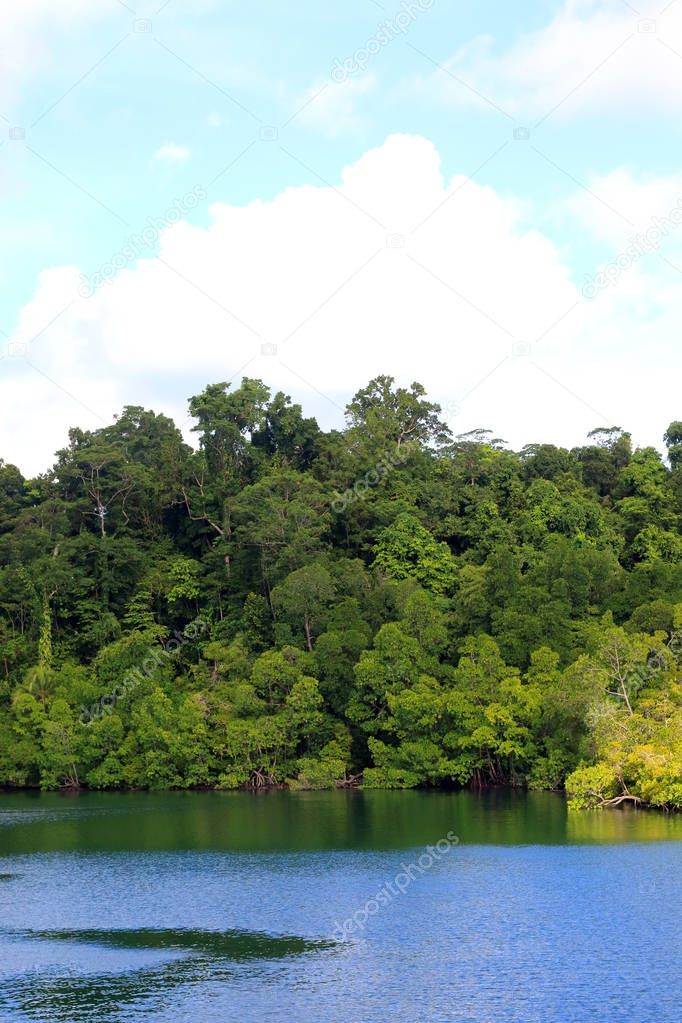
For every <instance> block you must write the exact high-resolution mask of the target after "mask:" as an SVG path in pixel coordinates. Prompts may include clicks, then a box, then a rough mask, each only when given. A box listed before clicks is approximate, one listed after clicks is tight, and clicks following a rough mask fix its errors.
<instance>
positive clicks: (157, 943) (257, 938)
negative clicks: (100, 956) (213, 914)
mask: <svg viewBox="0 0 682 1023" xmlns="http://www.w3.org/2000/svg"><path fill="white" fill-rule="evenodd" d="M26 936H28V937H33V938H36V939H43V940H45V941H77V942H83V943H84V944H86V945H105V946H107V947H109V948H129V949H165V950H172V951H181V952H195V953H200V954H201V955H204V956H207V957H209V958H211V959H238V960H240V959H274V958H276V957H278V956H289V955H300V954H301V953H303V952H310V951H313V950H317V949H321V948H330V947H331V943H330V942H325V941H309V940H307V939H305V938H297V937H294V936H291V935H284V936H282V937H280V936H278V935H272V934H258V933H253V932H251V931H199V930H184V929H180V930H172V929H162V928H155V927H151V928H146V929H142V930H125V931H123V930H122V931H118V930H117V931H98V930H78V931H62V930H60V931H30V932H27V934H26Z"/></svg>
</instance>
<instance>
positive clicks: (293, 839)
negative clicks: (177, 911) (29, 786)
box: [0, 791, 682, 854]
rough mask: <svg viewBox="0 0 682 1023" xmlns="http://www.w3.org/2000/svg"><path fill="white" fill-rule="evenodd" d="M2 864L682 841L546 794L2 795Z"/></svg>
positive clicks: (646, 817) (652, 821)
mask: <svg viewBox="0 0 682 1023" xmlns="http://www.w3.org/2000/svg"><path fill="white" fill-rule="evenodd" d="M0 824H2V825H3V826H1V827H0V853H7V854H22V853H35V852H67V851H74V852H76V851H77V852H79V853H82V852H84V851H90V852H114V851H117V850H120V851H125V852H130V851H133V850H140V851H161V850H166V851H169V850H179V849H210V850H215V849H223V850H235V851H237V850H238V851H246V850H255V851H259V852H263V851H266V850H272V851H303V850H322V849H325V850H327V849H375V850H378V849H407V848H411V847H414V846H418V845H426V844H428V843H429V842H433V841H437V840H438V839H439V838H441V837H443V836H444V835H445V834H446V833H447V831H448V830H453V831H454V832H455V833H456V834H457V836H458V837H459V840H460V842H461V843H466V844H467V845H565V844H571V843H579V844H592V843H603V842H627V841H639V842H643V841H664V840H669V839H682V815H680V814H663V813H655V812H650V813H647V812H642V811H627V810H619V811H610V812H603V811H602V812H598V813H569V812H568V811H567V809H566V802H565V800H564V799H563V797H562V796H560V795H558V794H556V793H549V792H529V793H519V792H509V791H492V792H482V793H474V792H429V793H422V792H351V793H339V792H309V793H291V792H279V791H278V792H270V793H267V794H264V795H260V796H255V795H250V794H247V793H239V792H237V793H234V792H204V793H192V792H190V793H188V792H169V793H132V794H131V793H94V792H93V793H83V794H80V795H77V796H63V795H60V794H55V793H47V794H43V795H36V794H27V793H17V794H12V795H2V794H0Z"/></svg>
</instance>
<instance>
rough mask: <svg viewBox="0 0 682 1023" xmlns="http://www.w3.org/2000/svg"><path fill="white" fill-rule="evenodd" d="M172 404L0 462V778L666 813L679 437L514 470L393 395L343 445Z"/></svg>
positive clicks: (379, 400)
mask: <svg viewBox="0 0 682 1023" xmlns="http://www.w3.org/2000/svg"><path fill="white" fill-rule="evenodd" d="M189 411H190V413H191V416H192V417H193V421H194V424H195V425H194V427H193V429H194V430H195V432H196V435H197V440H198V443H197V445H196V447H192V446H190V445H188V444H187V443H185V441H184V440H183V437H182V435H181V433H180V431H179V430H178V428H177V427H176V426H175V425H174V423H173V422H172V421H171V420H170V419H169V418H167V417H166V416H163V415H156V414H154V413H153V412H150V411H146V410H144V409H143V408H140V407H130V406H128V407H126V408H125V409H124V410H123V412H122V413H121V415H120V416H118V417H117V418H116V419H115V422H114V423H113V424H112V425H111V426H106V427H104V428H102V429H99V430H96V431H94V432H86V431H83V430H79V429H74V430H72V431H71V432H70V434H69V443H68V446H67V447H66V448H64V449H63V450H60V451H58V452H57V455H56V462H55V464H54V467H53V468H52V469H51V470H50V471H49V472H47V473H46V474H44V475H41V476H39V477H38V478H36V479H24V477H23V476H22V474H21V472H20V471H19V469H18V468H16V467H15V466H13V465H10V464H6V463H4V462H2V461H0V785H2V786H6V787H42V788H59V787H73V788H77V787H89V788H95V789H103V788H189V787H217V788H222V789H233V788H250V787H263V786H271V785H288V786H290V787H292V788H327V787H328V788H332V787H334V786H351V785H356V784H362V785H364V786H366V787H392V788H406V787H415V786H466V785H468V786H476V787H481V786H489V785H515V786H527V787H533V788H548V789H551V788H564V787H565V789H566V791H567V792H568V795H569V798H570V800H571V805H573V806H575V807H590V806H603V805H614V804H617V803H620V802H624V801H631V802H633V803H642V804H646V805H652V806H660V807H665V808H668V809H672V808H679V807H682V688H681V685H680V681H681V679H682V532H681V530H680V525H681V524H682V423H672V424H671V425H670V426H669V427H668V429H667V431H666V433H665V436H664V441H665V444H666V446H667V452H668V456H667V459H665V460H664V459H663V458H662V457H661V454H660V453H659V452H658V451H657V450H656V449H654V448H642V449H637V450H633V447H632V443H631V438H630V436H629V434H628V433H626V432H624V430H622V429H616V428H614V429H596V430H594V431H592V433H591V434H590V435H589V437H588V438H587V439H586V441H587V442H586V444H585V446H583V447H578V448H574V449H573V450H570V451H569V450H565V449H562V448H559V447H555V446H554V445H552V444H531V445H528V446H527V447H525V448H524V449H523V450H522V451H520V452H514V451H511V450H509V449H508V447H507V446H506V444H505V442H504V441H503V440H501V439H497V438H494V437H493V436H492V435H491V433H490V431H489V430H484V429H480V430H475V431H472V432H470V433H468V434H464V435H460V436H457V437H453V436H452V434H451V432H450V430H449V429H448V427H447V425H446V424H445V423H444V422H443V420H442V416H441V410H440V408H439V407H438V406H437V405H435V404H433V403H431V402H429V401H428V400H427V397H426V395H425V392H424V389H423V388H422V387H421V386H420V385H419V384H413V385H412V386H411V387H410V388H409V389H408V388H400V387H397V386H396V385H395V382H394V380H393V379H392V378H391V377H378V378H376V379H375V380H372V381H371V382H370V383H369V385H368V386H367V387H366V388H364V389H362V390H360V391H359V392H358V393H357V394H356V395H355V397H354V398H353V400H352V401H351V402H350V404H349V405H348V408H347V410H346V428H345V429H344V430H343V431H335V430H332V431H329V432H323V431H322V430H320V428H319V427H318V425H317V423H316V421H315V420H314V419H311V418H306V417H305V416H304V415H303V412H302V409H301V407H300V406H299V405H296V404H293V403H292V402H291V400H290V399H289V398H288V397H287V396H286V395H284V394H282V393H277V394H274V396H273V394H272V393H271V391H270V389H269V388H268V387H266V386H265V385H264V384H263V383H262V382H261V381H259V380H253V379H244V380H243V381H242V383H241V386H239V387H238V388H231V387H230V386H229V385H227V384H225V383H218V384H213V385H210V386H209V387H207V388H206V389H205V391H204V392H203V393H202V394H199V395H197V396H196V397H194V398H192V399H191V400H190V403H189Z"/></svg>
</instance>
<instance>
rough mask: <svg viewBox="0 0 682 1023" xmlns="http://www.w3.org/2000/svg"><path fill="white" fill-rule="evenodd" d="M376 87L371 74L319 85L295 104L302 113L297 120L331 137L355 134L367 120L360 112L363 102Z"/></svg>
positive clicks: (319, 83) (322, 82)
mask: <svg viewBox="0 0 682 1023" xmlns="http://www.w3.org/2000/svg"><path fill="white" fill-rule="evenodd" d="M375 85H376V76H375V75H373V74H371V73H367V74H364V75H361V76H359V77H358V78H348V79H347V80H346V81H344V82H334V81H333V80H331V79H329V80H328V81H326V82H324V81H321V82H316V83H315V85H313V86H312V87H311V88H310V89H309V90H308V91H307V92H306V93H305V95H304V96H302V97H301V98H300V99H299V101H298V103H297V104H296V106H297V109H299V110H300V113H299V114H298V115H297V117H296V120H297V122H298V123H299V124H305V125H307V126H308V127H310V128H315V129H316V130H318V131H321V132H322V134H323V135H326V136H327V137H328V138H335V137H336V136H337V135H342V134H344V133H346V132H349V131H356V130H357V129H358V128H360V127H361V126H362V125H363V124H364V121H365V118H364V116H363V114H362V112H361V109H360V108H361V102H362V99H363V98H364V97H365V96H367V95H368V93H370V92H371V91H372V90H373V89H374V87H375Z"/></svg>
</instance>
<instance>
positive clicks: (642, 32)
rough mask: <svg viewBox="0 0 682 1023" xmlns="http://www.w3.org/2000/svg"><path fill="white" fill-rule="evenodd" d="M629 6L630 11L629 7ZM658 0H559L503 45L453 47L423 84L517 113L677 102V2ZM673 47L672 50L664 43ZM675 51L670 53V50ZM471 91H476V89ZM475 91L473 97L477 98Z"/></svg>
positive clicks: (486, 40) (680, 16)
mask: <svg viewBox="0 0 682 1023" xmlns="http://www.w3.org/2000/svg"><path fill="white" fill-rule="evenodd" d="M635 6H636V8H637V11H635V10H634V7H635ZM662 7H663V5H662V4H661V3H659V2H658V0H638V3H637V4H636V5H632V6H631V5H630V4H627V3H625V2H624V0H565V2H564V4H563V7H562V9H561V10H560V11H559V13H558V14H557V15H556V16H555V17H554V19H553V20H552V21H551V22H550V23H549V24H547V25H545V26H544V27H542V28H539V29H537V30H536V31H534V32H530V33H526V34H524V35H522V36H520V37H519V38H518V39H517V40H516V41H515V42H513V43H512V44H511V45H508V46H506V47H505V46H504V44H501V43H500V41H499V40H497V39H494V38H492V37H491V36H482V37H478V38H477V39H475V40H473V41H472V42H470V43H469V44H467V45H466V46H465V47H463V48H462V49H460V50H459V51H458V52H457V53H456V54H455V55H454V56H453V57H452V58H451V60H450V61H448V62H447V63H446V65H445V66H446V68H447V70H449V71H450V72H452V74H453V75H456V76H457V77H458V78H460V79H462V80H463V81H464V82H466V83H467V84H468V85H469V86H470V87H471V89H467V88H466V87H465V86H463V85H462V84H461V83H460V82H458V81H456V80H455V78H454V77H451V76H449V75H447V74H446V73H445V72H443V71H438V72H435V73H434V74H433V75H431V74H430V75H429V79H428V82H429V88H430V89H431V90H432V91H434V90H435V91H436V92H437V94H438V95H439V96H441V97H443V98H445V99H447V100H448V101H449V102H454V103H458V104H471V103H473V104H476V105H478V106H481V107H486V106H487V103H486V100H487V101H489V102H491V103H494V104H496V105H498V106H499V107H501V108H502V109H504V110H505V111H506V112H507V113H509V114H511V115H512V116H514V117H517V118H519V119H523V118H534V117H538V116H544V115H546V114H549V113H550V111H553V116H556V117H568V116H577V115H579V114H584V113H588V112H589V113H595V112H596V113H601V112H603V111H604V110H619V111H622V112H624V113H626V114H628V115H630V116H631V115H632V113H633V112H634V111H635V110H639V111H640V112H650V111H651V108H652V104H653V105H655V109H656V111H657V112H661V111H669V112H672V111H679V109H680V106H682V56H680V54H682V5H680V4H676V3H674V4H672V5H670V6H669V7H668V8H667V9H666V10H665V11H664V13H662V11H661V8H662ZM671 48H672V49H671ZM673 50H675V51H677V53H675V52H673ZM473 90H476V91H475V92H474V91H473ZM476 93H478V94H479V95H478V96H477V95H476Z"/></svg>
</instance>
